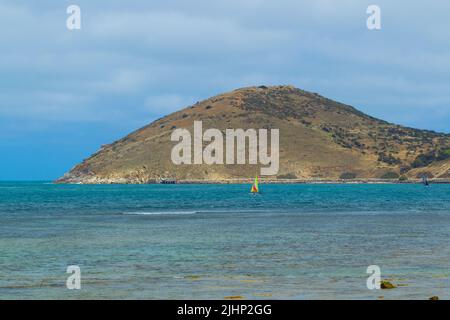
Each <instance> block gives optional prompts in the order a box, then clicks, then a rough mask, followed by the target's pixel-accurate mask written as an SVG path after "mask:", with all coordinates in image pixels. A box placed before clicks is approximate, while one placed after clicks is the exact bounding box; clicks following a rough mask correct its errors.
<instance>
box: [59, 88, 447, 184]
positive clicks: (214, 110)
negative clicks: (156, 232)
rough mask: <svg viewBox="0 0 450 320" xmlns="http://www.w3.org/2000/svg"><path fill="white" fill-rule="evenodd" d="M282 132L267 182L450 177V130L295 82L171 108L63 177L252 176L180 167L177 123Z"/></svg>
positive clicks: (227, 169) (225, 168)
mask: <svg viewBox="0 0 450 320" xmlns="http://www.w3.org/2000/svg"><path fill="white" fill-rule="evenodd" d="M196 120H201V121H203V130H206V129H208V128H217V129H220V130H223V131H224V130H225V129H227V128H235V129H237V128H243V129H248V128H254V129H260V128H267V129H270V128H277V129H279V130H280V170H279V173H278V175H277V176H271V177H265V179H266V180H280V179H283V180H294V179H302V180H309V179H332V180H337V179H369V178H386V179H398V178H399V177H400V176H402V179H405V178H408V179H415V178H417V177H420V176H421V175H423V174H426V175H428V176H429V177H433V178H450V176H449V170H450V135H447V134H443V133H437V132H433V131H426V130H418V129H413V128H407V127H402V126H399V125H395V124H391V123H388V122H386V121H383V120H380V119H376V118H373V117H371V116H369V115H366V114H364V113H362V112H360V111H358V110H357V109H355V108H353V107H351V106H348V105H345V104H342V103H338V102H336V101H333V100H330V99H327V98H325V97H322V96H320V95H318V94H316V93H311V92H307V91H303V90H300V89H297V88H295V87H292V86H274V87H266V86H260V87H249V88H243V89H238V90H235V91H232V92H228V93H224V94H221V95H218V96H215V97H212V98H209V99H207V100H204V101H201V102H198V103H196V104H195V105H193V106H190V107H188V108H185V109H183V110H180V111H178V112H175V113H172V114H170V115H168V116H166V117H164V118H162V119H159V120H156V121H155V122H153V123H151V124H149V125H147V126H145V127H143V128H141V129H139V130H137V131H135V132H133V133H131V134H130V135H128V136H126V137H124V138H122V139H120V140H118V141H116V142H114V143H112V144H108V145H104V146H102V147H101V149H100V150H99V151H98V152H97V153H95V154H93V155H92V156H91V157H90V158H88V159H86V160H84V161H83V162H82V163H80V164H78V165H77V166H75V167H74V168H73V169H72V170H71V171H70V172H69V173H67V174H66V175H64V176H63V177H62V178H60V179H59V180H57V182H60V183H151V182H157V181H159V179H161V178H171V179H177V180H178V181H190V180H204V181H222V180H227V179H246V178H250V177H252V176H254V175H255V174H256V173H257V172H259V168H258V166H255V165H180V166H176V165H174V164H173V163H172V161H171V157H170V155H171V150H172V147H173V146H174V145H175V144H176V143H175V142H171V141H170V135H171V133H172V132H173V130H175V129H176V128H188V129H189V130H190V131H192V127H193V122H194V121H196Z"/></svg>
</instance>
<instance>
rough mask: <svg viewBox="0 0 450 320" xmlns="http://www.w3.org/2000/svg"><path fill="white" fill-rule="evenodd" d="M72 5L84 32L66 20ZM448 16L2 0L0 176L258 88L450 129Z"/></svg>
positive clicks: (73, 158)
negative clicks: (376, 18)
mask: <svg viewBox="0 0 450 320" xmlns="http://www.w3.org/2000/svg"><path fill="white" fill-rule="evenodd" d="M70 4H77V5H79V6H80V8H81V23H82V28H81V30H74V31H69V30H68V29H67V28H66V19H67V17H68V14H67V13H66V8H67V7H68V6H69V5H70ZM370 4H376V5H379V6H380V8H381V18H382V29H381V30H379V31H369V30H368V29H367V27H366V19H367V17H368V15H367V13H366V9H367V7H368V6H369V5H370ZM449 15H450V2H445V1H441V0H429V1H414V2H412V1H398V0H397V1H392V0H391V1H378V0H372V1H365V0H339V1H335V0H333V1H332V0H310V1H301V0H276V1H275V0H271V1H268V0H264V1H262V0H201V1H200V0H189V1H187V0H173V1H171V0H165V1H130V0H128V1H112V0H109V1H100V0H97V1H93V0H89V1H86V0H74V1H52V0H36V1H31V0H28V1H25V0H23V1H20V0H11V1H9V0H0V75H1V76H0V150H1V157H0V180H11V179H54V178H56V177H58V176H59V175H62V174H63V173H64V172H65V171H67V170H69V169H70V168H71V167H72V166H73V165H75V164H76V163H78V162H80V161H81V160H82V159H84V158H86V157H88V156H89V155H90V154H91V153H93V152H95V151H96V150H97V149H98V148H99V146H100V145H101V144H106V143H110V142H112V141H114V140H116V139H118V138H120V137H122V136H123V135H125V134H127V133H129V132H130V131H133V130H135V129H137V128H139V127H141V126H143V125H145V124H147V123H149V122H151V121H152V120H154V119H156V118H159V117H161V116H163V115H165V114H168V113H170V112H172V111H175V110H177V109H180V108H182V107H185V106H188V105H190V104H193V103H195V102H196V101H198V100H202V99H205V98H208V97H210V96H212V95H215V94H218V93H221V92H224V91H229V90H232V89H235V88H239V87H243V86H251V85H262V84H265V85H278V84H292V85H295V86H297V87H299V88H301V89H305V90H310V91H314V92H318V93H320V94H322V95H324V96H326V97H329V98H331V99H334V100H337V101H340V102H344V103H347V104H350V105H353V106H355V107H357V108H358V109H360V110H362V111H364V112H366V113H368V114H370V115H373V116H376V117H379V118H382V119H385V120H388V121H391V122H395V123H399V124H402V125H407V126H412V127H418V128H426V129H433V130H437V131H444V132H450V19H449V18H448V16H449Z"/></svg>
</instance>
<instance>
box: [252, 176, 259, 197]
mask: <svg viewBox="0 0 450 320" xmlns="http://www.w3.org/2000/svg"><path fill="white" fill-rule="evenodd" d="M250 192H251V193H258V192H259V181H258V176H256V177H255V182H254V183H253V185H252V189H251V190H250Z"/></svg>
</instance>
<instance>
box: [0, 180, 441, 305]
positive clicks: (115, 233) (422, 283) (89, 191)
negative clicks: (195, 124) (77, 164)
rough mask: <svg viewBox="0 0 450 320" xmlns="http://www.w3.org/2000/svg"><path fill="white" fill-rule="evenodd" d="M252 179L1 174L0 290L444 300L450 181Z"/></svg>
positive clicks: (28, 294) (6, 294) (29, 294)
mask: <svg viewBox="0 0 450 320" xmlns="http://www.w3.org/2000/svg"><path fill="white" fill-rule="evenodd" d="M249 189H250V186H249V185H125V186H118V185H108V186H88V185H86V186H84V185H53V184H49V183H44V182H33V183H25V182H20V183H18V182H2V183H0V270H1V271H0V299H9V298H18V299H44V298H50V299H90V298H94V299H104V298H112V299H119V298H125V299H164V298H168V299H222V298H224V297H227V296H242V297H243V298H247V299H315V298H318V299H333V298H338V299H379V298H380V297H383V298H384V299H397V298H400V299H427V298H429V297H431V296H434V295H437V296H439V297H440V298H441V299H449V298H450V261H449V260H450V259H449V257H450V243H449V236H450V185H432V186H431V187H429V188H426V187H423V186H421V185H365V184H362V185H264V184H262V185H261V189H262V191H263V194H262V195H257V196H252V195H250V194H249ZM69 265H78V266H80V268H81V273H82V278H81V285H82V289H81V290H68V289H67V288H66V284H65V282H66V279H67V277H68V276H69V275H68V274H66V268H67V266H69ZM369 265H378V266H379V267H380V268H381V272H382V278H383V279H389V280H390V281H391V282H392V283H394V284H396V285H399V287H398V288H396V289H392V290H368V289H367V287H366V280H367V277H368V276H369V275H368V274H367V273H366V269H367V267H368V266H369Z"/></svg>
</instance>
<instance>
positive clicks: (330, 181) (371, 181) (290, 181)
mask: <svg viewBox="0 0 450 320" xmlns="http://www.w3.org/2000/svg"><path fill="white" fill-rule="evenodd" d="M428 181H429V183H430V184H450V179H429V180H428ZM252 183H253V179H223V180H171V181H169V182H167V181H163V180H160V181H151V182H137V181H121V182H119V181H105V182H102V181H96V182H81V181H77V182H75V181H74V182H70V181H68V182H64V181H53V184H77V185H112V184H116V185H131V184H134V185H157V184H216V185H222V184H252ZM260 183H261V184H422V180H421V179H411V180H405V181H400V180H398V179H375V178H374V179H268V180H265V179H264V178H260Z"/></svg>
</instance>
